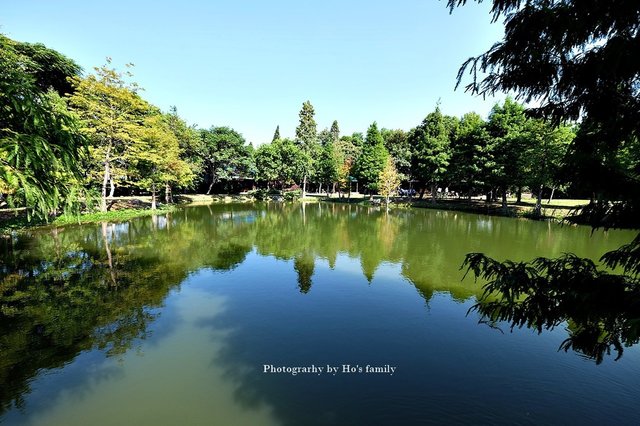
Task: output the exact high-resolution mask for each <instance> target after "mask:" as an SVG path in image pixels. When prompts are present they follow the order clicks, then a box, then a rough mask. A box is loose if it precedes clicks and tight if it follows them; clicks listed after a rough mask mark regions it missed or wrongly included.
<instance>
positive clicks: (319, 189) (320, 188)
mask: <svg viewBox="0 0 640 426" xmlns="http://www.w3.org/2000/svg"><path fill="white" fill-rule="evenodd" d="M320 193H322V184H319V185H318V194H320Z"/></svg>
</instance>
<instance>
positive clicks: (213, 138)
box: [200, 127, 250, 194]
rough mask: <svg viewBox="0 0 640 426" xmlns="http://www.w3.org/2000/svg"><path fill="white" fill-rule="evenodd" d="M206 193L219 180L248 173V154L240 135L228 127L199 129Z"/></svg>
mask: <svg viewBox="0 0 640 426" xmlns="http://www.w3.org/2000/svg"><path fill="white" fill-rule="evenodd" d="M200 137H201V140H202V147H203V152H202V156H203V160H204V172H205V175H206V177H205V179H206V181H207V182H208V183H209V186H208V188H207V194H210V193H211V189H212V188H213V186H214V185H215V184H217V183H219V182H221V181H228V180H231V179H233V178H235V177H239V176H244V175H246V174H247V173H248V169H249V164H250V155H249V152H248V151H247V146H246V141H245V140H244V138H243V137H242V135H241V134H240V133H238V132H236V131H235V130H233V129H231V128H229V127H212V128H211V129H209V130H201V131H200Z"/></svg>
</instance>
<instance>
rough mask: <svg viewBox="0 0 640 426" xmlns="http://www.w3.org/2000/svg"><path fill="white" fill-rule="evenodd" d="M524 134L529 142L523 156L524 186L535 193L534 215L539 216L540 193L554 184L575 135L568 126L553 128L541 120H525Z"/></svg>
mask: <svg viewBox="0 0 640 426" xmlns="http://www.w3.org/2000/svg"><path fill="white" fill-rule="evenodd" d="M526 134H527V139H528V140H529V144H528V146H527V149H526V152H525V155H524V157H525V177H526V183H527V186H529V188H531V190H532V191H535V192H536V195H537V199H536V206H535V209H534V214H535V215H536V216H540V215H541V211H542V190H543V189H544V188H545V187H555V185H556V184H557V182H558V178H559V176H560V169H561V167H562V164H563V160H564V159H565V157H566V153H567V148H568V147H569V144H570V143H571V141H572V140H573V138H574V137H575V134H574V132H573V129H571V128H570V127H568V126H559V127H555V128H554V127H553V126H551V125H550V124H549V123H548V122H545V121H543V120H529V122H528V123H527V128H526Z"/></svg>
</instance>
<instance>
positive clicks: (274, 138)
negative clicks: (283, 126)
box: [271, 124, 280, 142]
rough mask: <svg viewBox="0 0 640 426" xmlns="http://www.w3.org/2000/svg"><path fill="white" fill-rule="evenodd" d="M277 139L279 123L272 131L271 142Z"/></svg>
mask: <svg viewBox="0 0 640 426" xmlns="http://www.w3.org/2000/svg"><path fill="white" fill-rule="evenodd" d="M277 139H280V125H279V124H278V125H277V126H276V131H275V132H273V139H271V142H273V141H275V140H277Z"/></svg>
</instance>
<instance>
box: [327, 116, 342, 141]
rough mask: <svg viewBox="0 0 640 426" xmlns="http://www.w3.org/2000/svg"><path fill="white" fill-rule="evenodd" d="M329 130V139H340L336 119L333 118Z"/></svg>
mask: <svg viewBox="0 0 640 426" xmlns="http://www.w3.org/2000/svg"><path fill="white" fill-rule="evenodd" d="M329 132H331V140H332V141H333V142H337V141H338V140H339V139H340V128H339V127H338V120H333V123H331V130H329Z"/></svg>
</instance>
